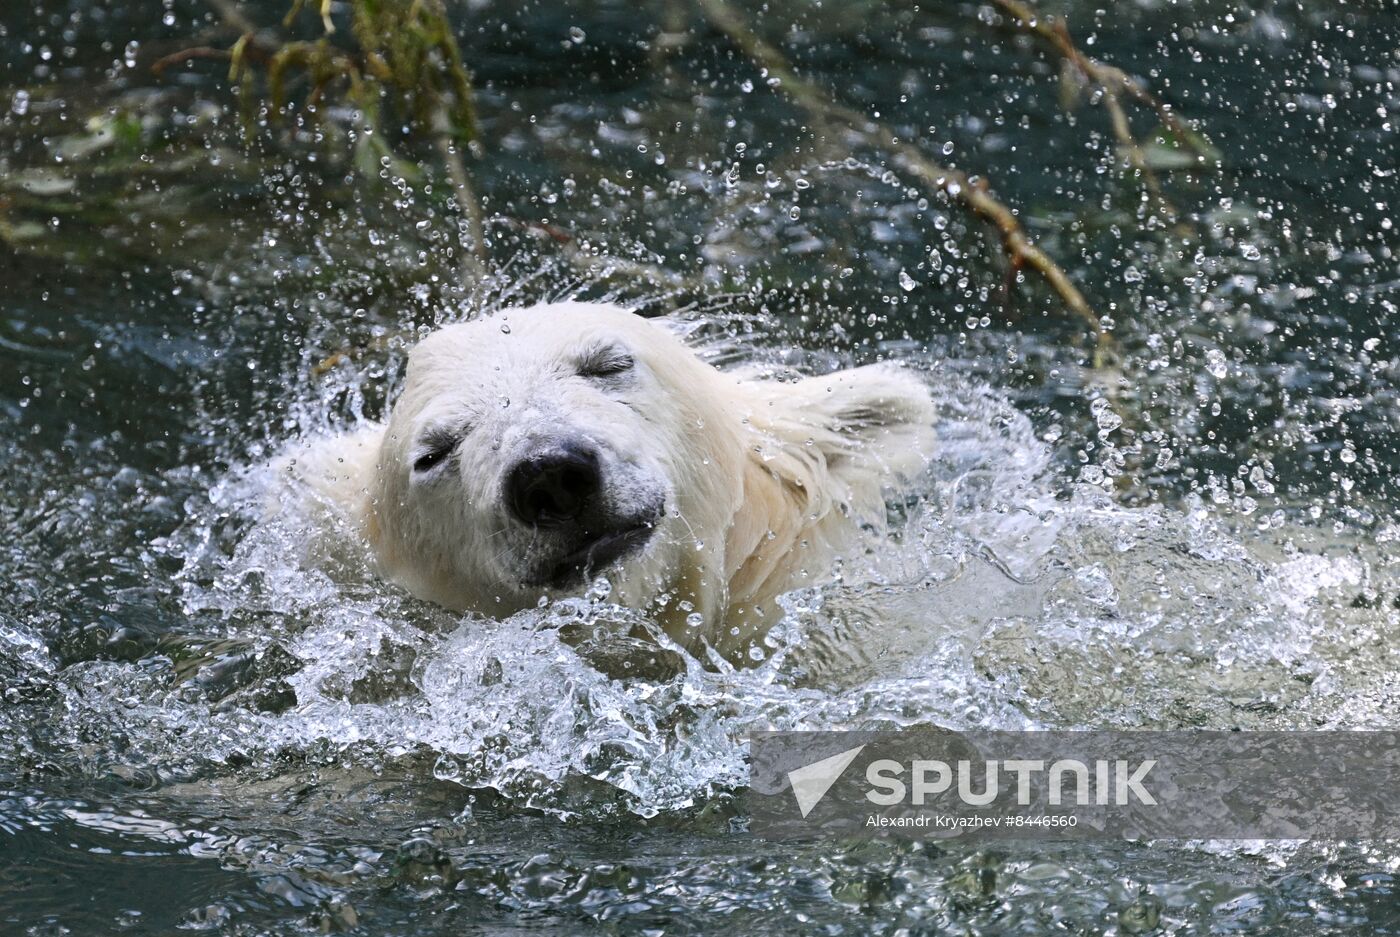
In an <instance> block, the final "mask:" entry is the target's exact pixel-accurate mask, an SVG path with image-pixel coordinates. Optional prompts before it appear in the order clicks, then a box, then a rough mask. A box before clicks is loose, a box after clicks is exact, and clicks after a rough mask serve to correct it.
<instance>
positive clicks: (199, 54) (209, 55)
mask: <svg viewBox="0 0 1400 937" xmlns="http://www.w3.org/2000/svg"><path fill="white" fill-rule="evenodd" d="M231 57H232V53H231V52H229V50H228V49H215V48H212V47H211V46H196V47H195V48H193V49H181V50H180V51H179V52H172V53H170V54H169V55H167V56H164V57H163V58H159V59H156V61H154V62H152V63H151V71H152V73H154V74H155V76H156V77H157V78H160V77H161V76H163V75H164V74H165V70H166V69H167V68H169V67H170V66H172V65H179V64H180V63H181V62H188V61H190V60H192V59H218V60H220V61H224V62H226V61H228V60H229V58H231Z"/></svg>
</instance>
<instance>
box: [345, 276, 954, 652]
mask: <svg viewBox="0 0 1400 937" xmlns="http://www.w3.org/2000/svg"><path fill="white" fill-rule="evenodd" d="M930 425H931V413H930V404H929V397H928V393H927V391H926V389H925V388H924V387H923V386H922V385H921V384H920V383H919V382H918V381H916V380H914V379H913V378H912V377H910V376H908V375H907V374H904V373H902V372H900V371H898V370H897V369H894V368H890V367H885V366H874V367H868V368H861V369H856V370H852V371H846V372H838V373H837V374H835V375H828V376H826V377H823V378H807V379H804V380H801V381H795V382H789V383H780V382H762V381H755V380H746V379H743V378H741V377H739V376H736V375H733V374H727V373H724V372H721V371H719V370H717V369H715V368H714V367H712V366H710V365H709V364H707V363H705V362H704V361H703V360H701V359H700V358H699V357H698V356H697V355H696V354H695V353H694V352H693V351H692V350H691V349H690V348H689V347H687V345H686V344H685V343H684V342H683V341H682V340H681V339H680V338H678V337H677V336H676V335H675V334H674V333H673V332H672V331H670V330H668V329H666V328H664V327H662V326H660V325H658V324H656V323H655V322H652V321H649V320H646V319H643V318H641V317H638V316H636V315H634V314H632V313H629V312H627V311H626V310H623V309H620V308H618V307H615V306H610V305H602V304H586V303H555V304H550V305H545V306H537V307H531V308H526V309H514V310H506V311H502V312H499V313H496V314H495V315H492V316H490V317H486V318H482V319H478V320H475V321H472V322H469V323H465V324H461V325H453V326H449V327H447V328H444V329H442V330H441V331H438V332H436V333H434V334H432V335H430V336H429V337H427V338H426V339H425V340H423V341H422V342H421V343H420V344H419V345H418V346H417V347H415V348H414V349H413V351H412V352H411V354H410V357H409V363H408V370H407V374H406V377H405V382H404V387H403V390H402V393H401V395H400V396H399V398H398V400H397V401H396V403H395V404H394V406H393V409H392V412H391V415H390V418H389V420H388V423H387V425H386V426H385V428H384V431H383V435H382V437H381V439H380V442H379V449H378V458H377V465H376V467H375V477H374V479H373V481H372V483H371V484H370V485H369V486H368V487H369V491H370V493H371V501H370V507H369V511H368V520H367V523H366V527H367V536H368V539H369V540H370V542H371V544H372V546H373V547H374V550H375V552H376V554H377V559H378V562H379V564H380V566H381V568H383V569H384V570H385V571H387V572H388V573H389V575H391V576H392V577H394V578H396V579H398V580H399V581H401V582H403V583H404V584H405V585H407V586H408V587H409V588H410V589H411V590H412V591H414V592H416V593H418V594H420V595H422V596H424V597H426V598H429V599H432V600H434V601H437V602H440V603H442V604H445V605H448V606H451V607H454V608H462V609H471V610H477V611H481V612H486V613H491V614H504V613H508V612H511V611H515V610H519V609H521V608H524V607H528V606H531V605H534V604H536V603H537V602H539V601H540V600H541V599H542V598H546V597H552V596H562V595H568V594H571V593H577V592H578V591H580V590H581V589H582V588H584V587H586V585H587V584H588V583H589V582H590V581H591V580H592V579H593V577H595V576H597V575H599V574H604V573H605V574H606V575H607V578H608V581H609V582H610V583H611V585H612V587H613V592H612V596H611V597H612V599H613V600H615V601H620V602H621V603H622V604H626V605H629V606H634V607H650V608H653V610H656V611H658V612H659V613H661V615H662V618H663V619H664V620H665V621H666V622H667V623H668V624H667V626H666V627H667V630H668V631H671V632H673V633H675V634H676V635H677V636H678V637H680V638H682V640H684V641H686V642H687V643H692V644H693V643H694V638H695V634H694V633H693V630H692V629H694V628H696V627H698V626H699V623H708V625H707V626H706V627H704V630H705V631H707V632H709V636H708V637H707V640H710V641H711V643H714V644H720V643H726V642H725V641H721V640H719V639H718V638H716V637H715V635H717V634H720V633H721V632H723V633H724V634H727V635H729V636H730V637H737V636H739V635H740V634H741V632H751V631H752V630H753V629H754V628H755V627H757V625H756V624H754V623H753V622H748V623H744V624H742V625H739V624H735V621H736V620H737V618H744V617H745V616H747V617H748V618H752V617H753V616H754V615H755V614H757V616H758V617H759V618H762V616H763V615H764V614H765V610H764V609H763V607H762V606H763V603H766V602H771V600H772V598H773V597H774V596H775V595H776V594H778V593H779V592H781V591H783V590H785V589H787V588H790V587H792V586H793V585H796V584H798V583H799V582H801V581H803V580H804V578H806V577H810V576H812V575H820V573H821V571H822V568H823V566H824V564H825V563H827V562H829V554H830V552H831V551H833V550H835V549H837V548H839V545H840V544H841V543H842V542H843V541H844V540H845V539H846V535H847V534H849V533H850V532H851V531H852V530H854V528H855V526H856V525H857V523H858V522H859V521H860V520H861V519H863V518H864V519H875V518H876V516H877V515H878V516H879V517H881V518H882V517H883V503H884V502H883V499H882V497H881V496H880V491H881V488H882V486H883V485H885V484H888V483H889V482H891V481H892V480H894V479H895V478H896V477H900V476H907V475H910V474H912V473H913V471H915V470H916V469H917V468H918V466H920V465H922V464H923V459H924V456H925V455H926V452H927V449H928V446H929V444H930V442H931V440H930V430H929V427H930ZM682 623H684V624H682Z"/></svg>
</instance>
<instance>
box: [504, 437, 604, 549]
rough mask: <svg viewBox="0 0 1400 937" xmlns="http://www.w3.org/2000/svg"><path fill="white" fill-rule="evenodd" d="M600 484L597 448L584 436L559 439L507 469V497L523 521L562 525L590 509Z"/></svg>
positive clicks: (512, 512)
mask: <svg viewBox="0 0 1400 937" xmlns="http://www.w3.org/2000/svg"><path fill="white" fill-rule="evenodd" d="M601 487H602V473H601V472H600V471H599V469H598V450H597V449H596V448H594V447H593V446H592V444H590V443H587V442H584V441H582V440H556V441H551V442H550V443H549V444H548V446H547V447H545V448H543V449H542V450H536V451H534V452H531V453H530V454H529V455H527V456H526V457H525V458H523V459H521V460H520V461H519V462H517V463H516V464H515V465H514V466H513V467H512V468H511V469H510V471H509V472H507V474H506V481H505V501H506V506H507V507H508V508H509V510H510V513H511V514H512V515H513V516H514V517H515V518H516V520H518V521H520V522H521V523H523V524H526V525H528V526H530V527H539V528H546V529H548V528H555V527H563V526H564V525H566V524H569V523H570V522H572V521H574V520H576V519H577V518H578V517H579V515H581V514H583V512H584V511H585V510H587V509H588V507H589V506H590V503H591V502H592V501H594V500H595V499H596V498H597V496H598V492H599V490H600V489H601Z"/></svg>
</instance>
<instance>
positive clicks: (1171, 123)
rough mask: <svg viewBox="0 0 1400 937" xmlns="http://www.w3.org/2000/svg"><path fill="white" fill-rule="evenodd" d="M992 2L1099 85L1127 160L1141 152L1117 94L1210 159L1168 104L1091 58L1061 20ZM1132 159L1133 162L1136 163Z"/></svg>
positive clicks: (1014, 1)
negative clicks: (1150, 112)
mask: <svg viewBox="0 0 1400 937" xmlns="http://www.w3.org/2000/svg"><path fill="white" fill-rule="evenodd" d="M992 3H993V4H995V5H996V6H997V7H999V8H1000V9H1001V10H1002V11H1003V12H1005V13H1006V14H1008V15H1009V16H1011V18H1012V19H1014V20H1016V21H1017V22H1019V23H1020V24H1021V25H1022V26H1024V27H1025V28H1026V29H1028V30H1029V31H1030V32H1031V33H1033V34H1034V35H1036V36H1038V37H1040V38H1041V39H1043V40H1045V41H1046V42H1047V43H1049V44H1050V46H1051V48H1053V49H1054V50H1055V51H1056V52H1058V53H1059V54H1060V56H1061V57H1063V58H1064V59H1065V60H1066V61H1067V62H1069V63H1070V64H1071V65H1073V66H1074V67H1075V68H1076V69H1078V70H1079V73H1080V74H1081V75H1083V76H1084V78H1085V79H1086V80H1088V81H1090V82H1092V83H1093V84H1096V85H1098V86H1099V88H1100V89H1101V90H1102V91H1103V92H1104V103H1105V105H1106V106H1107V107H1108V109H1109V114H1110V117H1111V119H1112V120H1113V124H1114V133H1115V134H1116V135H1117V136H1118V139H1119V140H1120V142H1123V144H1124V147H1125V149H1127V150H1128V151H1129V155H1130V157H1132V155H1133V154H1134V153H1135V154H1136V157H1137V160H1140V159H1142V149H1141V147H1139V146H1138V144H1137V141H1136V140H1134V139H1133V136H1132V133H1131V131H1130V130H1129V129H1128V120H1127V115H1126V114H1125V113H1124V111H1123V106H1122V103H1121V101H1120V99H1119V96H1118V95H1119V92H1123V93H1125V94H1127V95H1128V96H1129V97H1132V98H1134V99H1135V100H1137V101H1138V102H1140V103H1142V104H1144V105H1146V106H1147V107H1150V108H1152V109H1153V110H1154V111H1156V112H1157V118H1158V119H1159V120H1160V121H1161V122H1162V124H1163V126H1165V127H1166V128H1167V129H1169V130H1171V131H1172V133H1174V134H1176V136H1177V139H1179V140H1180V141H1181V143H1182V144H1183V145H1185V146H1189V147H1190V148H1191V149H1193V150H1195V151H1196V156H1197V158H1198V159H1199V160H1200V161H1201V162H1206V161H1208V160H1210V159H1212V158H1213V156H1214V154H1213V153H1211V151H1210V150H1209V149H1208V148H1207V147H1205V146H1203V145H1202V143H1201V141H1200V138H1199V137H1198V136H1197V134H1196V132H1195V130H1193V129H1192V128H1191V127H1190V126H1188V125H1187V124H1186V122H1185V121H1183V120H1182V119H1181V118H1180V117H1178V116H1177V115H1176V112H1175V111H1173V110H1172V108H1171V105H1169V104H1167V103H1166V102H1165V101H1162V100H1161V99H1160V98H1158V97H1157V96H1156V95H1154V94H1152V92H1150V91H1148V90H1147V89H1146V88H1144V87H1143V86H1142V85H1141V84H1140V83H1139V82H1138V81H1137V80H1136V79H1134V78H1133V77H1132V76H1130V75H1129V74H1128V73H1127V72H1125V71H1123V70H1122V69H1121V68H1118V67H1116V66H1114V65H1109V64H1108V63H1107V62H1101V61H1099V60H1098V59H1095V58H1090V57H1089V56H1087V55H1085V54H1084V53H1083V52H1081V51H1079V47H1078V46H1076V45H1075V44H1074V39H1073V38H1072V37H1071V36H1070V33H1069V27H1068V26H1067V25H1066V24H1065V21H1064V20H1062V19H1056V18H1055V17H1053V16H1047V15H1046V14H1044V13H1041V12H1040V11H1039V10H1036V9H1035V8H1034V7H1032V6H1030V5H1029V4H1027V3H1025V2H1023V0H992ZM1137 160H1135V163H1136V161H1137Z"/></svg>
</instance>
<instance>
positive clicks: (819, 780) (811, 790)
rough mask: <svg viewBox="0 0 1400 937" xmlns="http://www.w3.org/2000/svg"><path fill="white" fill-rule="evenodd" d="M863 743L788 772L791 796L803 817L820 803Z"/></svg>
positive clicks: (859, 751)
mask: <svg viewBox="0 0 1400 937" xmlns="http://www.w3.org/2000/svg"><path fill="white" fill-rule="evenodd" d="M864 748H865V746H864V745H858V746H856V747H855V748H848V749H846V750H845V751H844V752H841V753H840V754H839V755H832V756H831V757H830V758H823V759H822V760H821V761H814V762H812V763H811V764H810V765H803V766H802V767H801V768H797V769H795V770H793V771H789V772H788V783H789V784H791V785H792V796H794V797H796V798H797V809H798V810H801V811H802V816H803V818H804V819H805V818H806V816H807V814H809V813H811V812H812V809H813V808H814V807H816V806H817V804H819V803H821V799H822V798H823V797H825V796H826V792H827V791H829V790H831V785H833V784H835V783H836V779H837V778H839V777H841V772H843V771H845V770H846V769H847V768H848V767H850V764H851V762H853V761H855V760H856V756H857V755H859V754H860V753H861V751H862V750H864Z"/></svg>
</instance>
